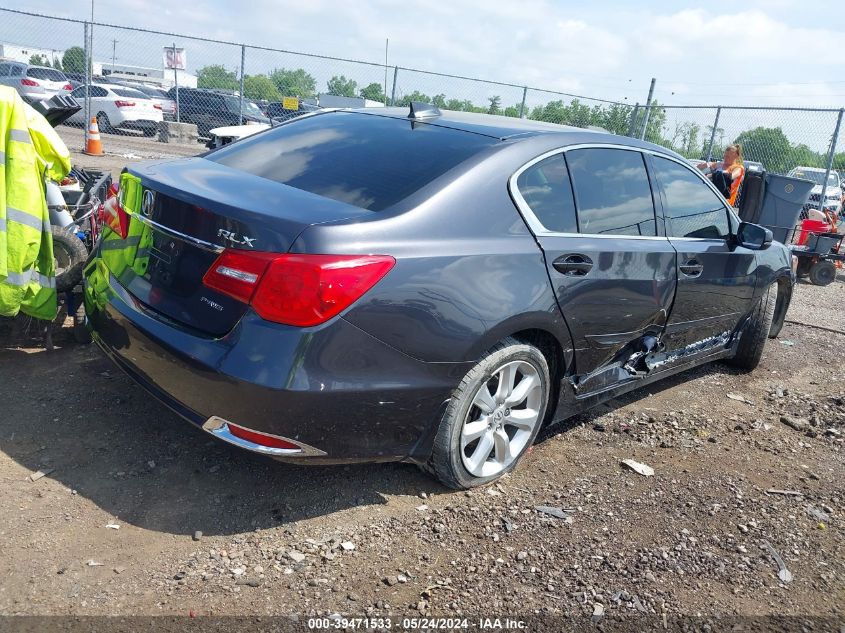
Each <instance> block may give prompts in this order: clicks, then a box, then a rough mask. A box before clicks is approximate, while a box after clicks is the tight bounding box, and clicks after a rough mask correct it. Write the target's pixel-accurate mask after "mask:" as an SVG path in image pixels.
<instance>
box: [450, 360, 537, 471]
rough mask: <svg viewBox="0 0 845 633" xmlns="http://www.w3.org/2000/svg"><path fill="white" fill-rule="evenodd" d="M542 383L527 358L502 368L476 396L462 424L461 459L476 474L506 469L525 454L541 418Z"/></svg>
mask: <svg viewBox="0 0 845 633" xmlns="http://www.w3.org/2000/svg"><path fill="white" fill-rule="evenodd" d="M542 405H543V385H542V382H541V378H540V374H539V372H538V371H537V369H536V368H535V367H534V366H533V365H531V364H530V363H527V362H525V361H521V360H517V361H511V362H509V363H506V364H504V365H502V366H501V367H499V368H498V369H497V370H496V371H494V372H493V373H492V375H491V376H490V378H489V379H488V380H486V381H485V382H483V383H482V384H481V385H480V386H479V387H478V389H477V391H476V392H475V394H474V395H473V399H472V405H471V406H470V408H469V411H468V412H467V416H466V419H465V420H464V423H463V426H462V427H461V435H460V449H461V460H462V462H463V465H464V468H466V469H467V470H468V471H469V472H470V473H471V474H472V475H473V476H475V477H491V476H494V475H497V474H499V473H501V472H502V471H504V470H506V469H507V468H508V467H509V466H510V465H511V464H513V462H514V461H516V459H517V458H518V457H519V456H520V455H521V454H522V451H523V450H524V449H525V447H526V445H527V444H528V442H529V441H530V439H531V437H532V436H533V432H534V428H535V427H536V426H537V424H538V423H539V420H540V409H541V408H542Z"/></svg>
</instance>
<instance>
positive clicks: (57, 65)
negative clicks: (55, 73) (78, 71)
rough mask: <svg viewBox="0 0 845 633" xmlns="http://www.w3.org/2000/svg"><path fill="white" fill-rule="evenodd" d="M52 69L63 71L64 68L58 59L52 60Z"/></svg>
mask: <svg viewBox="0 0 845 633" xmlns="http://www.w3.org/2000/svg"><path fill="white" fill-rule="evenodd" d="M53 68H55V69H56V70H64V68H62V60H61V59H59V58H58V57H54V58H53Z"/></svg>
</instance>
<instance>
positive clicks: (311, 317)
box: [203, 250, 396, 327]
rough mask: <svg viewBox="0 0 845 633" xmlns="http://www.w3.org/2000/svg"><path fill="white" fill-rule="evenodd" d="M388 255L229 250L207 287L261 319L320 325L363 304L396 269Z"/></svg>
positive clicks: (210, 274)
mask: <svg viewBox="0 0 845 633" xmlns="http://www.w3.org/2000/svg"><path fill="white" fill-rule="evenodd" d="M395 263H396V260H395V259H393V258H392V257H390V256H389V255H291V254H285V255H280V254H278V253H260V252H258V253H256V252H247V251H242V250H226V251H224V252H223V253H222V254H221V255H220V257H218V258H217V260H216V261H215V262H214V264H213V265H212V266H211V268H210V269H209V271H208V272H207V273H206V274H205V276H204V277H203V283H204V284H205V285H206V286H208V287H209V288H213V289H215V290H217V291H219V292H222V293H224V294H226V295H229V296H230V297H233V298H235V299H238V300H239V301H243V302H244V303H249V304H250V305H252V307H253V308H254V309H255V311H256V312H257V313H258V314H259V316H261V318H263V319H267V320H268V321H275V322H276V323H284V324H287V325H295V326H298V327H307V326H312V325H319V324H320V323H324V322H325V321H328V320H329V319H331V318H332V317H334V316H336V315H338V314H340V313H341V312H342V311H343V310H345V309H346V308H348V307H349V306H350V305H352V304H353V303H354V302H355V301H357V300H358V299H360V298H361V297H362V296H363V295H364V293H366V292H367V291H368V290H369V289H370V288H372V287H373V286H374V285H375V284H376V283H378V281H379V280H380V279H381V278H382V277H384V276H385V275H386V274H387V273H388V271H389V270H390V269H391V268H393V266H394V264H395Z"/></svg>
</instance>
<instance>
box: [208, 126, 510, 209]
mask: <svg viewBox="0 0 845 633" xmlns="http://www.w3.org/2000/svg"><path fill="white" fill-rule="evenodd" d="M496 142H497V140H496V139H494V138H490V137H487V136H481V135H479V134H472V133H469V132H462V131H459V130H452V129H448V128H443V127H439V126H435V125H428V124H425V123H418V122H411V121H408V120H404V119H395V118H389V117H384V116H372V115H366V114H356V113H354V112H333V113H328V114H319V115H315V116H310V117H305V118H300V119H295V120H293V121H291V122H290V123H286V124H284V125H280V126H279V127H277V128H273V129H271V130H268V131H267V132H263V133H261V134H258V135H256V136H254V137H252V138H248V139H244V140H242V141H239V142H238V143H233V144H232V145H229V146H228V147H224V148H222V149H219V150H217V151H215V152H213V153H212V154H209V155H208V156H207V158H208V160H213V161H215V162H218V163H220V164H222V165H226V166H227V167H232V168H233V169H239V170H241V171H245V172H247V173H250V174H254V175H256V176H261V177H262V178H267V179H269V180H275V181H276V182H280V183H283V184H286V185H290V186H291V187H296V188H297V189H302V190H304V191H308V192H310V193H316V194H318V195H321V196H324V197H326V198H331V199H333V200H338V201H340V202H347V203H349V204H353V205H355V206H357V207H361V208H364V209H369V210H371V211H381V210H382V209H385V208H387V207H389V206H391V205H393V204H396V203H397V202H399V201H400V200H403V199H405V198H407V197H408V196H410V195H411V194H413V193H414V192H415V191H417V190H419V189H420V188H422V187H424V186H425V185H427V184H428V183H430V182H431V181H432V180H434V179H435V178H437V177H438V176H441V175H443V174H444V173H446V172H447V171H449V170H450V169H452V168H453V167H455V166H456V165H458V164H459V163H461V162H463V161H464V160H466V159H467V158H469V157H470V156H472V155H474V154H476V153H478V152H479V151H481V150H483V149H484V148H486V147H490V146H491V145H494V144H495V143H496Z"/></svg>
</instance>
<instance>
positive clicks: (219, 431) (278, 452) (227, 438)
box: [202, 415, 326, 457]
mask: <svg viewBox="0 0 845 633" xmlns="http://www.w3.org/2000/svg"><path fill="white" fill-rule="evenodd" d="M229 424H230V422H229V421H228V420H224V419H223V418H221V417H218V416H216V415H213V416H211V417H210V418H208V420H206V421H205V423H204V424H203V425H202V428H203V430H204V431H207V432H208V433H211V434H212V435H213V436H214V437H216V438H217V439H219V440H223V441H224V442H228V443H229V444H234V445H235V446H237V447H238V448H243V449H246V450H248V451H252V452H254V453H261V454H263V455H271V456H274V457H320V456H323V455H325V454H326V452H325V451H321V450H320V449H318V448H314V447H313V446H309V445H308V444H304V443H302V442H299V441H297V440H292V439H290V438H289V437H282V436H281V435H272V434H270V433H265V435H269V436H270V437H275V438H277V439H280V440H283V441H285V442H290V443H291V444H296V445H297V446H298V447H299V448H274V447H272V446H263V445H261V444H256V443H255V442H250V441H249V440H245V439H243V438H241V437H237V436H236V435H233V434H232V432H231V431H230V430H229ZM238 426H241V425H238ZM244 428H247V427H244ZM262 432H263V431H262Z"/></svg>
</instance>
